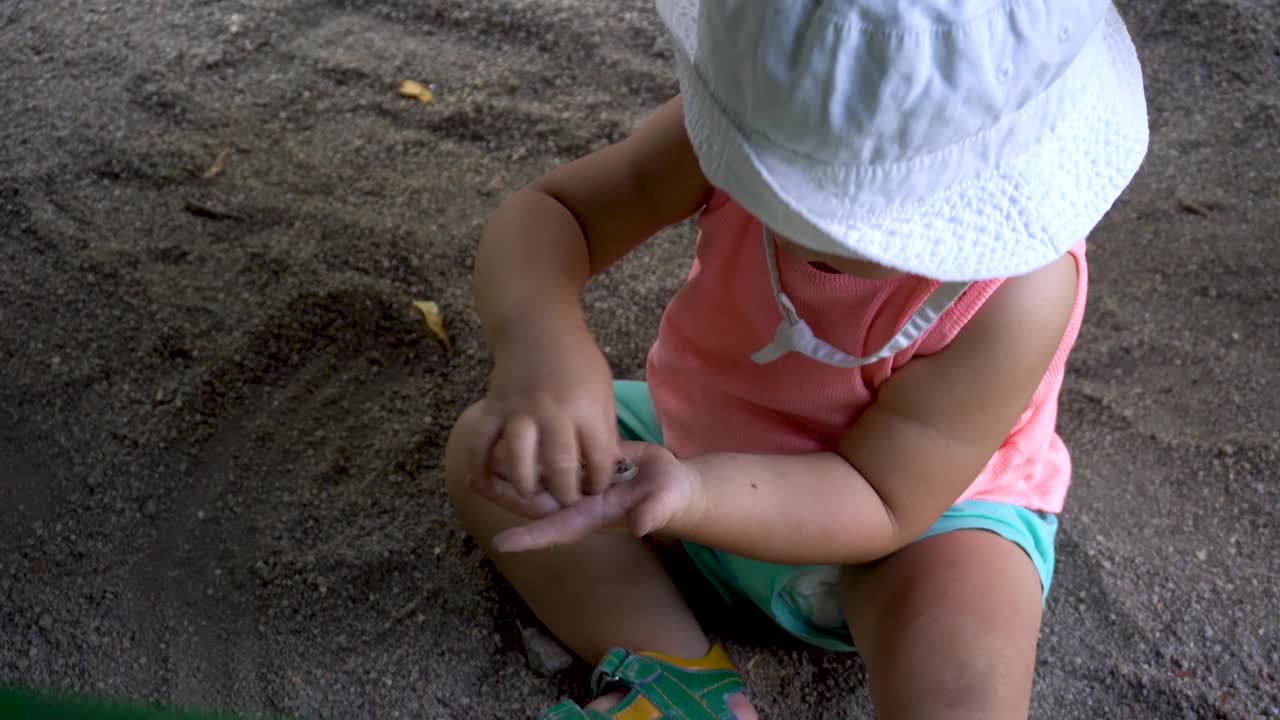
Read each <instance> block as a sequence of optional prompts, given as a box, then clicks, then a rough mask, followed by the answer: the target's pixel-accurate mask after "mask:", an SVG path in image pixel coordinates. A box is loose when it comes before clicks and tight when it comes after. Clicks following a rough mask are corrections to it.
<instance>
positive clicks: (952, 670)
mask: <svg viewBox="0 0 1280 720" xmlns="http://www.w3.org/2000/svg"><path fill="white" fill-rule="evenodd" d="M845 588H846V605H845V617H846V618H847V619H848V621H849V627H850V630H851V631H852V633H853V638H854V642H855V643H856V644H857V646H858V650H859V652H861V653H862V656H863V658H864V659H865V660H866V663H867V670H868V672H869V674H870V682H871V697H872V700H873V701H874V702H875V705H876V709H877V712H878V716H879V717H880V718H882V719H883V720H898V719H899V718H984V719H985V720H1000V719H1003V718H1021V719H1025V718H1026V717H1027V712H1028V707H1029V705H1030V700H1031V680H1032V674H1033V672H1034V670H1035V655H1036V640H1037V638H1038V635H1039V630H1040V612H1041V589H1040V577H1039V575H1038V574H1037V573H1036V570H1035V567H1034V566H1033V565H1032V563H1031V560H1030V559H1029V558H1028V557H1027V556H1026V554H1025V553H1023V551H1022V549H1021V548H1019V547H1018V546H1017V545H1014V544H1013V543H1012V542H1010V541H1008V540H1006V539H1004V538H1002V537H1000V536H998V535H996V534H994V533H989V532H986V531H983V530H962V531H956V532H949V533H945V534H943V535H937V536H934V537H931V538H929V539H927V540H922V541H919V542H917V543H914V544H912V545H909V546H908V547H906V548H904V549H902V550H900V551H898V552H897V553H895V554H894V555H891V556H889V557H888V558H885V559H884V560H881V561H879V562H876V563H873V564H871V565H868V566H865V567H861V568H851V569H850V571H849V572H848V574H847V576H846V586H845Z"/></svg>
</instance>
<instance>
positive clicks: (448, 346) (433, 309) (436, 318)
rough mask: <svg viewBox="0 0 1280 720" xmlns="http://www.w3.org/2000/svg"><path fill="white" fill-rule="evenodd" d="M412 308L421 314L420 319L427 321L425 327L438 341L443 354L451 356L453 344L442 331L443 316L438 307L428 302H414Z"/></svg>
mask: <svg viewBox="0 0 1280 720" xmlns="http://www.w3.org/2000/svg"><path fill="white" fill-rule="evenodd" d="M413 306H414V307H416V308H418V312H420V313H422V317H423V318H424V319H425V320H426V321H427V327H428V328H430V329H431V332H432V333H434V334H435V336H436V337H437V338H439V339H440V344H442V345H444V351H445V353H447V354H449V355H452V354H453V343H452V342H451V341H450V340H449V333H448V332H446V331H445V329H444V316H443V315H441V314H440V306H439V305H436V304H435V303H433V302H431V301H430V300H414V301H413Z"/></svg>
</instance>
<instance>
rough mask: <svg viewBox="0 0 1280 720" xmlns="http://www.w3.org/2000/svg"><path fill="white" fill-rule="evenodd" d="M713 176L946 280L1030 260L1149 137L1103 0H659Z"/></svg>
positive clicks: (816, 241)
mask: <svg viewBox="0 0 1280 720" xmlns="http://www.w3.org/2000/svg"><path fill="white" fill-rule="evenodd" d="M657 6H658V11H659V14H660V15H661V16H662V19H663V22H664V23H665V24H666V26H667V28H668V29H669V30H670V32H671V34H672V37H673V39H674V41H675V42H674V45H675V50H676V52H675V55H676V65H677V71H678V75H679V80H680V89H681V94H682V96H683V101H684V113H685V125H686V129H687V130H688V133H689V137H690V140H691V141H692V143H693V147H694V149H695V151H696V152H697V155H698V158H699V162H700V163H701V165H702V169H703V172H704V173H705V175H706V177H707V179H708V180H709V181H710V182H711V183H712V184H713V185H715V186H716V187H718V188H720V189H722V190H724V191H725V192H727V193H728V194H729V195H730V196H732V197H733V198H734V199H735V200H737V201H738V202H739V203H740V204H741V205H742V206H743V207H745V208H746V209H747V210H748V211H749V212H751V213H752V214H753V215H755V216H756V217H757V218H759V219H760V221H761V222H763V223H764V224H765V225H766V226H767V227H769V228H770V229H771V230H772V231H774V232H776V233H778V234H780V235H782V236H784V237H786V238H787V239H789V240H791V241H793V242H796V243H798V244H800V245H804V246H806V247H808V248H810V249H812V250H815V251H818V252H822V253H829V254H834V255H842V256H849V257H857V258H861V259H865V260H870V261H873V262H876V263H879V264H882V265H885V266H888V267H891V268H895V269H897V270H901V271H905V272H909V273H913V274H917V275H922V276H925V277H929V278H932V279H936V280H944V281H961V280H966V281H972V280H982V279H988V278H996V277H1008V276H1013V275H1020V274H1023V273H1026V272H1030V271H1032V270H1034V269H1036V268H1039V267H1041V266H1043V265H1046V264H1048V263H1049V262H1051V261H1053V260H1054V259H1056V258H1058V257H1060V256H1061V255H1062V254H1063V253H1065V252H1066V251H1067V249H1068V248H1070V247H1071V246H1072V245H1074V244H1075V243H1076V242H1078V241H1079V240H1081V239H1083V238H1084V237H1085V236H1086V235H1087V234H1088V233H1089V231H1090V230H1092V229H1093V227H1094V226H1095V225H1096V224H1097V223H1098V221H1099V220H1101V219H1102V216H1103V215H1104V214H1105V213H1106V212H1107V210H1108V209H1109V208H1110V207H1111V205H1112V204H1113V203H1114V202H1115V200H1116V198H1117V197H1118V196H1119V195H1120V193H1121V191H1122V190H1123V189H1124V188H1125V186H1126V185H1128V183H1129V181H1130V180H1132V178H1133V176H1134V173H1136V172H1137V170H1138V167H1139V165H1140V164H1141V162H1142V158H1143V156H1144V155H1145V154H1146V150H1147V139H1148V129H1147V110H1146V99H1145V97H1144V94H1143V85H1142V71H1141V68H1140V67H1139V64H1138V59H1137V55H1136V53H1135V52H1134V48H1133V43H1132V41H1131V40H1130V38H1129V34H1128V32H1127V31H1126V29H1125V26H1124V23H1123V21H1122V20H1121V19H1120V17H1119V15H1118V14H1117V13H1116V11H1115V8H1114V7H1113V6H1112V5H1111V3H1110V2H1104V1H1102V0H825V1H823V2H818V1H817V0H701V1H699V0H657Z"/></svg>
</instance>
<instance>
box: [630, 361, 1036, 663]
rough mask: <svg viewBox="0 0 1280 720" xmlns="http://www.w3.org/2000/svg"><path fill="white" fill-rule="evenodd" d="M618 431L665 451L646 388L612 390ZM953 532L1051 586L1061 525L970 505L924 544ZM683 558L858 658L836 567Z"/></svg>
mask: <svg viewBox="0 0 1280 720" xmlns="http://www.w3.org/2000/svg"><path fill="white" fill-rule="evenodd" d="M614 400H615V402H616V404H617V408H618V429H619V431H620V432H621V433H622V436H623V437H624V438H625V439H627V440H637V441H640V442H648V443H656V444H661V443H662V429H661V428H660V427H659V426H658V419H657V416H656V415H655V413H654V411H653V401H652V400H651V399H650V398H649V387H648V385H646V384H645V383H643V382H637V381H633V380H620V381H617V382H615V383H614ZM952 530H988V531H990V532H993V533H995V534H997V535H999V536H1001V537H1003V538H1005V539H1006V540H1009V541H1010V542H1012V543H1014V544H1015V545H1017V546H1018V547H1020V548H1022V549H1023V551H1024V552H1026V553H1027V556H1028V557H1030V558H1031V562H1032V563H1033V564H1034V565H1035V567H1036V571H1037V572H1038V573H1039V574H1040V586H1041V588H1042V589H1043V591H1044V594H1045V596H1047V595H1048V594H1049V584H1050V582H1051V580H1052V579H1053V542H1054V536H1055V535H1056V534H1057V532H1058V519H1057V517H1056V516H1054V515H1052V514H1050V513H1044V512H1036V511H1034V510H1028V509H1026V508H1023V507H1018V506H1017V505H1010V504H1008V503H1000V502H987V501H983V500H965V501H964V502H960V503H957V504H956V505H954V506H952V507H951V509H950V510H947V511H946V512H945V513H943V514H942V517H941V518H939V519H938V522H936V523H934V524H933V527H931V528H929V529H928V530H927V531H925V533H924V534H923V535H921V536H920V539H921V540H923V539H924V538H927V537H932V536H934V535H941V534H942V533H945V532H950V531H952ZM684 547H685V551H686V552H687V553H688V554H689V557H690V558H691V559H692V560H693V563H694V564H695V565H697V566H698V569H699V570H701V571H702V574H703V575H705V576H706V577H707V579H708V580H710V581H711V584H712V585H714V586H715V587H716V589H717V590H719V591H720V594H721V595H722V596H723V597H724V598H725V600H726V601H729V602H733V601H737V600H741V599H748V600H751V601H752V602H753V603H755V604H756V605H757V606H758V607H759V608H760V609H761V610H763V611H764V612H765V613H767V614H768V615H769V616H770V617H772V618H773V619H774V621H776V622H777V623H778V624H779V625H780V626H782V628H783V629H785V630H786V631H787V632H790V633H791V634H792V635H795V636H796V637H799V638H800V639H802V640H804V641H806V642H808V643H811V644H813V645H817V646H818V647H823V648H827V649H830V650H853V649H854V648H853V638H852V637H850V635H849V628H848V626H847V625H846V623H845V620H844V613H843V610H842V608H841V606H840V600H839V582H840V568H839V567H837V566H834V565H778V564H775V563H767V562H761V561H758V560H750V559H747V558H744V557H740V556H737V555H731V554H729V553H726V552H721V551H719V550H716V549H714V548H709V547H707V546H705V545H699V544H697V543H684Z"/></svg>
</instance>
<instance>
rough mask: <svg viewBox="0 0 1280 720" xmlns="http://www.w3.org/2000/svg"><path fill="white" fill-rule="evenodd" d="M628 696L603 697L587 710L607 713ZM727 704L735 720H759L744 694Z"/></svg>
mask: <svg viewBox="0 0 1280 720" xmlns="http://www.w3.org/2000/svg"><path fill="white" fill-rule="evenodd" d="M626 696H627V694H626V693H624V692H612V693H608V694H606V695H601V696H600V697H598V698H596V699H595V700H592V701H591V702H590V703H588V704H587V707H586V708H585V709H587V710H599V711H600V712H605V711H607V710H608V709H609V708H612V707H613V706H614V705H617V704H618V703H620V702H622V698H624V697H626ZM727 702H728V705H729V709H730V710H732V711H733V718H734V720H759V715H757V714H756V708H755V706H754V705H752V704H751V701H750V700H748V699H747V696H746V695H743V694H742V693H738V694H737V695H730V696H729V700H728V701H727Z"/></svg>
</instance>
